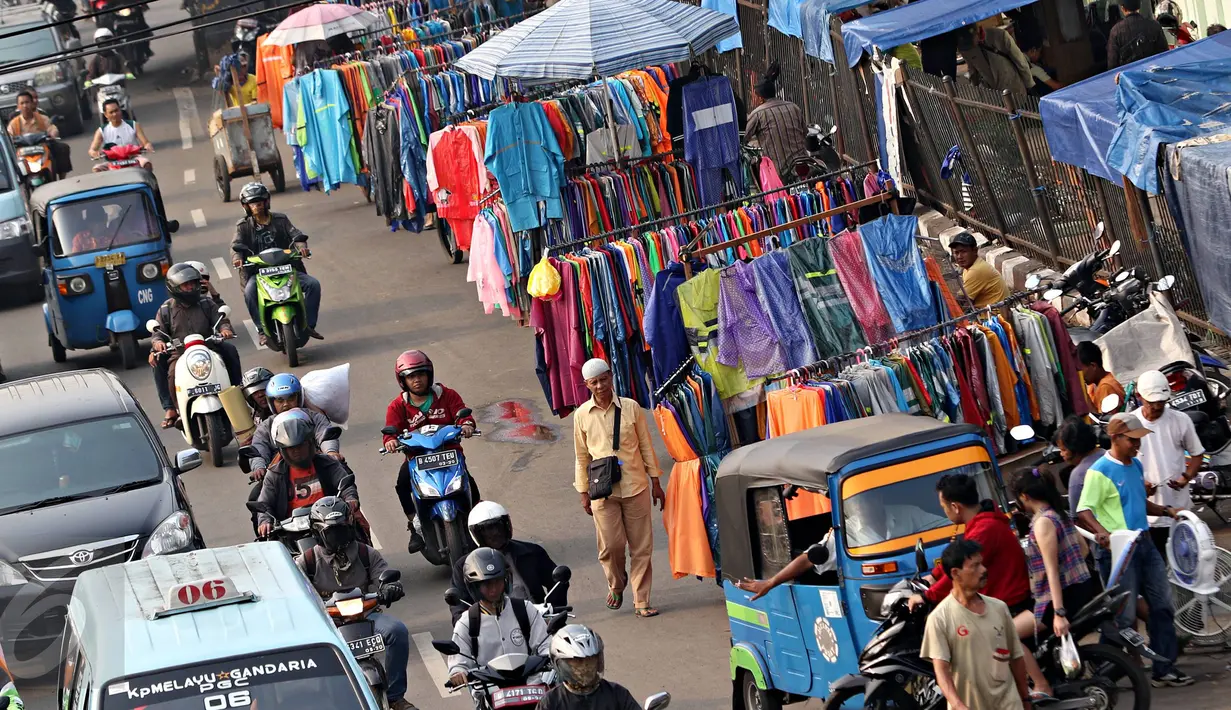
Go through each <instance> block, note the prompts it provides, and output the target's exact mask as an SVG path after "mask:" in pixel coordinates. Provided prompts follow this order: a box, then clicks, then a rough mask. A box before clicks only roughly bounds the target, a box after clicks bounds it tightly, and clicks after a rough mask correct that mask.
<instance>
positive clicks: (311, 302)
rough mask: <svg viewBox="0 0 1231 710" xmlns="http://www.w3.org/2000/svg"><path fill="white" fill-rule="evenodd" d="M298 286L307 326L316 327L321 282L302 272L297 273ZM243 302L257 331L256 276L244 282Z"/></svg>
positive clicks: (258, 306) (259, 329)
mask: <svg viewBox="0 0 1231 710" xmlns="http://www.w3.org/2000/svg"><path fill="white" fill-rule="evenodd" d="M299 288H300V289H302V290H303V299H304V308H305V309H306V310H307V311H308V327H309V328H312V329H313V330H315V329H316V317H317V315H319V314H320V312H321V282H320V281H317V280H316V278H315V277H313V276H309V275H308V274H306V273H304V272H302V271H301V272H300V273H299ZM244 304H245V305H247V306H248V315H249V316H251V317H252V322H253V324H255V325H256V330H257V332H258V333H262V332H264V330H263V329H262V328H261V311H260V305H259V304H258V303H257V298H256V276H250V277H249V278H248V283H246V284H244Z"/></svg>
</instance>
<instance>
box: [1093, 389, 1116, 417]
mask: <svg viewBox="0 0 1231 710" xmlns="http://www.w3.org/2000/svg"><path fill="white" fill-rule="evenodd" d="M1098 406H1099V412H1101V413H1102V414H1111V413H1112V412H1114V411H1116V409H1117V408H1118V407H1119V406H1120V395H1118V394H1115V393H1112V394H1109V395H1107V396H1106V397H1104V398H1103V401H1102V402H1099V405H1098Z"/></svg>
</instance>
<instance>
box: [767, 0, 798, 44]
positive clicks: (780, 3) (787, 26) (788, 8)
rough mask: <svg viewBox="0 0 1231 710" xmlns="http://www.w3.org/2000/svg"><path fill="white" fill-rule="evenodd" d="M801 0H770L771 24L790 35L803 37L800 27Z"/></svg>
mask: <svg viewBox="0 0 1231 710" xmlns="http://www.w3.org/2000/svg"><path fill="white" fill-rule="evenodd" d="M799 3H800V0H769V26H770V27H773V28H774V29H776V30H778V31H779V32H781V33H782V34H784V35H786V36H788V37H803V34H802V33H801V32H800V27H799Z"/></svg>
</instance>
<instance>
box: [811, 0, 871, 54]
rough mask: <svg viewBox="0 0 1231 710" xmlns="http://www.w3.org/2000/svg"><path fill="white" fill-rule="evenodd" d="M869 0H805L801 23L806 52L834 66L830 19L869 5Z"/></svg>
mask: <svg viewBox="0 0 1231 710" xmlns="http://www.w3.org/2000/svg"><path fill="white" fill-rule="evenodd" d="M867 4H868V1H867V0H804V2H803V4H802V5H800V7H799V22H800V26H801V28H802V29H803V33H804V51H805V52H807V53H808V54H810V55H811V56H813V57H816V58H817V59H823V60H825V61H827V62H829V63H830V64H833V41H832V40H831V39H830V37H829V24H830V22H829V18H830V17H831V16H833V15H836V14H838V13H842V12H846V11H847V10H854V9H855V8H857V7H859V6H861V5H867Z"/></svg>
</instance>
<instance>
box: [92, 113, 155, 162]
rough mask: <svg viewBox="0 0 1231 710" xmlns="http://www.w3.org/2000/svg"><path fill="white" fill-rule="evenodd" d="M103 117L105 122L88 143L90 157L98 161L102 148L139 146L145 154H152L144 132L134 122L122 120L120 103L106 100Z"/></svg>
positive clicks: (138, 124) (102, 155) (152, 150)
mask: <svg viewBox="0 0 1231 710" xmlns="http://www.w3.org/2000/svg"><path fill="white" fill-rule="evenodd" d="M103 116H105V117H106V119H107V122H106V123H104V124H103V125H101V126H99V127H98V128H96V129H95V130H94V140H93V141H91V142H90V150H89V153H90V157H91V158H95V159H100V158H102V157H104V156H105V155H106V154H105V153H103V148H104V146H120V145H139V146H141V149H142V150H144V151H145V152H147V153H153V152H154V144H153V143H150V139H149V138H146V137H145V131H144V130H143V129H142V128H141V124H140V123H137V122H136V121H126V120H124V112H123V111H121V110H120V102H119V101H117V100H116V99H107V100H106V101H104V102H103Z"/></svg>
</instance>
